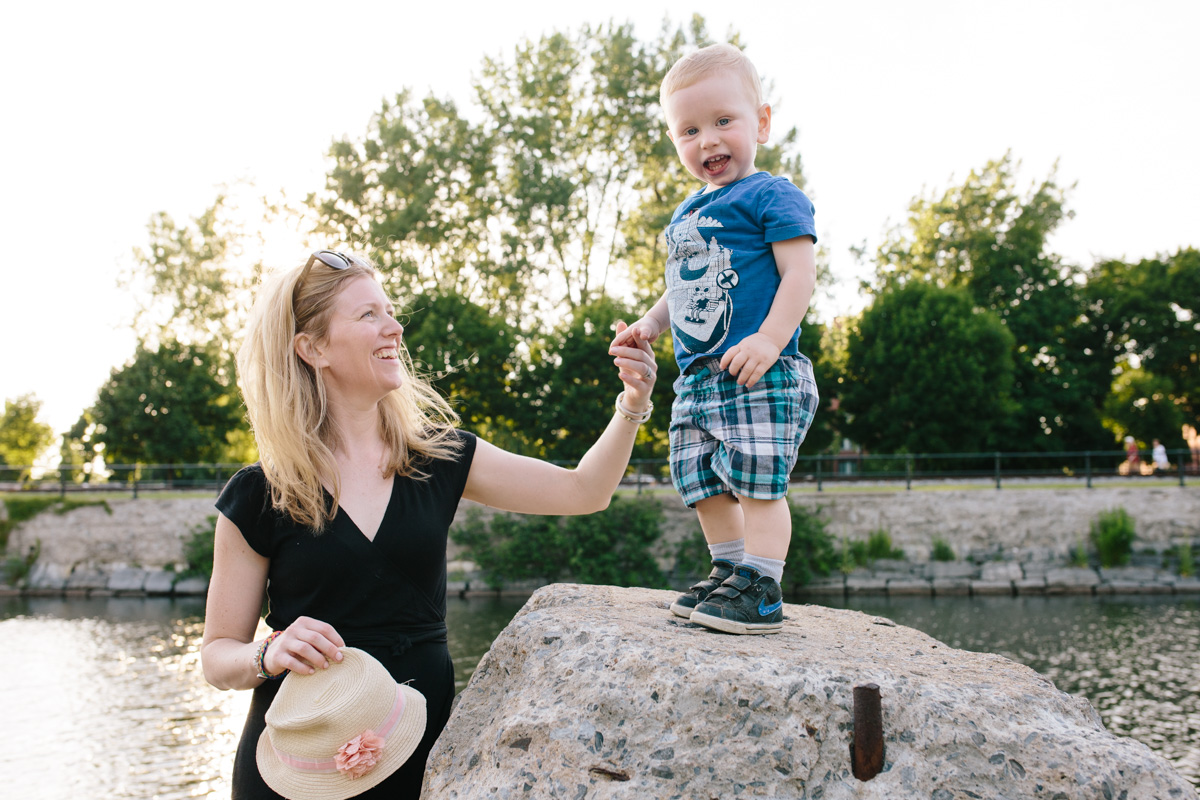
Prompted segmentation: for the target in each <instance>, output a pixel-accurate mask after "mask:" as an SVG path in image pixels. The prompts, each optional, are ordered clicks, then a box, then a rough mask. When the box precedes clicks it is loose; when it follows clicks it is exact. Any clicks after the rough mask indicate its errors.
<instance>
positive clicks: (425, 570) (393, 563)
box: [217, 431, 476, 800]
mask: <svg viewBox="0 0 1200 800" xmlns="http://www.w3.org/2000/svg"><path fill="white" fill-rule="evenodd" d="M458 435H459V439H460V441H461V443H462V448H461V450H460V452H459V453H458V455H457V457H456V458H454V459H453V460H449V461H437V462H432V463H429V464H426V465H424V466H423V467H422V470H421V471H422V472H425V473H428V474H429V478H428V479H427V480H415V479H413V478H402V477H397V478H395V479H394V481H393V484H392V497H391V500H390V501H389V503H388V507H387V511H386V512H385V513H384V516H383V522H382V523H381V524H380V526H379V530H378V532H377V533H376V535H375V539H374V540H373V541H372V540H370V539H368V538H367V537H366V536H364V535H363V533H362V532H361V531H360V530H359V529H358V527H357V526H355V524H354V522H353V520H351V519H350V517H349V515H348V514H347V513H346V512H345V510H344V509H340V508H339V509H338V513H337V516H336V517H335V518H334V520H333V522H332V523H330V525H329V526H328V528H327V529H326V530H325V532H324V533H322V534H321V535H319V536H314V535H313V533H312V531H311V529H308V528H304V527H301V526H299V525H297V524H296V523H295V522H293V521H292V520H291V519H290V518H289V517H286V516H284V515H282V514H280V513H279V512H277V511H275V510H274V509H272V508H271V500H270V493H269V491H268V487H267V481H266V476H265V475H264V473H263V471H262V467H261V466H260V465H258V464H254V465H251V466H249V467H246V468H245V469H243V470H241V471H240V472H238V473H237V474H236V475H235V476H234V477H233V478H231V479H230V481H229V483H228V484H227V485H226V486H225V489H224V490H223V491H222V492H221V496H220V497H219V498H218V499H217V509H218V510H219V511H220V512H221V513H222V514H224V515H225V516H226V517H228V518H229V520H230V521H231V522H233V524H235V525H237V527H238V529H239V530H240V531H241V532H242V536H243V537H245V539H246V542H247V543H248V544H249V545H250V546H251V547H252V548H254V551H255V552H256V553H259V554H260V555H263V556H266V557H267V558H269V559H270V560H271V566H270V569H269V571H268V576H267V617H266V621H267V624H268V625H269V626H271V628H272V629H273V630H283V629H284V628H286V627H287V626H288V625H290V624H291V623H292V622H294V621H295V620H296V618H297V617H301V616H307V617H312V618H313V619H318V620H321V621H323V622H327V623H329V624H330V625H332V626H333V627H334V629H335V630H337V632H338V633H340V634H341V636H342V638H343V639H345V641H346V644H347V645H349V646H351V647H357V648H359V649H361V650H365V651H367V652H368V653H370V654H371V655H373V656H374V657H375V658H377V659H379V661H380V662H381V663H382V664H383V665H384V666H385V667H387V669H388V671H389V672H390V673H391V674H392V677H393V678H395V679H396V680H397V681H400V682H403V681H409V682H410V683H411V685H412V686H413V687H414V688H415V689H417V690H418V691H420V692H421V693H422V694H423V695H425V699H426V702H427V712H428V723H427V726H426V730H425V737H424V739H422V741H421V744H420V746H419V747H418V748H417V750H416V752H415V753H413V755H412V758H410V759H409V760H408V761H407V762H406V763H405V764H404V766H403V767H401V768H400V769H399V770H397V771H396V773H395V774H393V775H392V776H391V777H389V778H388V779H387V780H386V781H384V782H383V783H381V784H380V785H379V786H377V787H375V788H374V789H371V790H369V791H367V792H364V793H363V794H361V795H358V797H363V798H375V797H387V798H393V799H395V798H410V797H411V798H418V797H419V796H420V793H421V779H422V776H423V774H424V771H425V760H426V757H427V756H428V755H429V750H430V749H431V748H432V747H433V743H434V741H435V740H436V739H437V737H438V734H440V733H441V731H442V728H443V727H445V725H446V721H447V719H449V717H450V704H451V701H452V700H453V699H454V666H453V664H451V662H450V651H449V650H448V649H447V647H446V539H447V534H448V532H449V530H450V523H451V522H452V521H453V519H454V512H455V510H456V509H457V508H458V502H459V499H460V498H461V497H462V493H463V489H464V487H465V486H466V482H467V473H468V472H469V471H470V468H471V460H472V459H473V458H474V455H475V445H476V439H475V437H474V436H473V435H472V434H469V433H465V432H461V431H460V432H459V434H458ZM280 683H281V681H264V682H263V684H262V685H261V686H259V687H258V688H256V689H254V695H253V699H252V700H251V703H250V713H249V714H248V715H247V718H246V725H245V727H244V728H243V730H242V738H241V741H240V742H239V743H238V749H237V755H236V757H235V760H234V769H233V798H234V800H244V799H245V800H249V799H251V798H253V800H258V799H259V798H278V797H279V795H278V794H276V793H275V792H273V791H272V790H271V789H270V788H269V787H268V786H267V785H266V784H265V783H264V782H263V780H262V777H261V776H260V775H259V773H258V766H257V765H256V763H255V747H256V746H257V744H258V738H259V735H260V734H261V733H262V731H263V729H264V727H265V726H266V722H265V715H266V713H267V709H268V708H269V707H270V705H271V701H272V700H273V699H274V697H275V693H276V692H277V691H279V685H280Z"/></svg>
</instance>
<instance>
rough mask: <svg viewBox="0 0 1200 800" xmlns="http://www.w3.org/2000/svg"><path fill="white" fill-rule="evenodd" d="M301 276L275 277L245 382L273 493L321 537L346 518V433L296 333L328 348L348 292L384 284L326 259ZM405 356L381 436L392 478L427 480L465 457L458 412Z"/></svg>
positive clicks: (255, 331) (242, 368)
mask: <svg viewBox="0 0 1200 800" xmlns="http://www.w3.org/2000/svg"><path fill="white" fill-rule="evenodd" d="M358 258H359V259H361V256H360V257H358ZM362 260H363V262H364V263H365V264H369V263H370V262H367V261H366V260H365V259H362ZM302 272H303V269H302V268H300V267H297V268H296V269H293V270H290V271H288V272H286V273H283V274H282V275H279V276H276V277H275V278H274V279H272V280H271V281H269V282H268V283H267V284H266V286H265V287H264V288H263V291H262V293H261V294H260V295H259V298H258V300H257V302H256V303H255V305H254V310H253V311H252V312H251V315H250V322H249V324H248V325H247V327H246V338H245V340H244V341H243V342H242V346H241V348H240V349H239V350H238V356H237V364H238V386H239V387H240V388H241V390H242V397H243V399H244V400H245V402H246V409H247V411H248V412H249V418H250V426H251V429H252V430H253V432H254V440H255V442H256V443H257V444H258V454H259V458H260V460H261V462H262V468H263V472H264V473H265V474H266V477H267V482H268V484H269V485H270V487H271V505H272V506H273V507H274V508H275V509H277V510H278V511H281V512H283V513H285V514H287V515H288V516H290V517H291V518H292V519H293V520H295V521H296V522H297V523H299V524H301V525H305V526H308V527H310V528H312V529H313V530H314V531H315V532H317V533H320V532H321V531H323V530H324V529H325V526H326V524H327V523H329V522H330V521H331V520H332V519H333V518H334V516H335V515H336V514H337V508H338V498H339V496H340V492H341V486H340V482H339V480H338V470H337V465H336V463H335V461H334V456H333V452H334V450H335V449H336V447H337V445H338V443H339V440H340V436H341V434H340V432H339V431H338V429H337V425H336V423H335V422H334V420H333V418H332V417H331V416H330V415H329V413H328V411H329V409H328V403H329V399H328V397H327V396H326V393H325V384H324V381H323V380H322V376H321V370H320V369H316V368H314V367H312V366H310V365H309V364H308V363H307V362H305V361H304V360H303V359H301V358H300V356H299V354H297V352H296V347H295V336H296V334H297V333H307V334H308V335H309V336H311V337H312V339H313V341H315V342H318V343H320V342H324V341H325V340H326V338H327V337H328V335H329V321H330V318H331V316H332V312H333V306H334V304H335V302H336V300H337V297H338V295H339V294H340V293H341V291H342V288H343V287H344V286H345V285H346V284H347V283H349V282H350V281H353V280H355V279H357V278H360V277H363V276H367V277H370V278H371V279H372V280H375V271H374V270H373V269H372V268H371V267H370V266H359V265H351V266H349V267H347V268H346V269H342V270H335V269H330V268H328V267H326V266H324V265H323V264H321V263H317V264H316V265H314V267H313V269H312V270H311V271H309V273H308V275H307V276H306V277H305V278H304V281H303V283H300V278H301V273H302ZM298 284H299V285H298ZM400 359H401V368H402V369H403V371H404V373H405V374H404V378H403V382H402V383H401V385H400V387H399V388H398V389H395V390H393V391H392V392H389V393H388V394H387V396H385V397H384V398H383V399H382V400H380V401H379V423H380V434H381V435H382V436H383V439H384V442H385V443H386V445H387V453H388V456H387V463H386V464H385V465H384V474H385V475H393V474H394V475H402V476H412V477H416V478H419V479H424V478H426V477H427V475H426V474H425V473H423V472H422V471H421V465H422V464H424V463H427V462H428V461H429V460H433V459H444V458H450V457H452V456H453V455H454V454H455V453H456V452H457V450H458V448H459V440H458V438H457V436H456V435H455V433H454V425H455V424H456V423H457V422H458V416H457V415H456V414H455V413H454V411H453V410H452V409H451V408H450V405H449V404H448V403H447V402H446V400H445V399H444V398H443V397H442V396H441V395H440V394H438V393H437V390H435V389H434V388H433V387H432V386H430V385H429V383H428V382H426V381H424V380H422V379H421V378H419V377H417V376H416V375H414V374H413V368H412V361H411V360H410V358H409V356H408V351H407V350H406V349H405V348H404V347H403V345H402V346H401V347H400ZM324 482H328V483H329V485H330V487H331V490H332V494H333V504H332V506H330V505H328V504H327V503H326V501H325V495H324V493H323V483H324Z"/></svg>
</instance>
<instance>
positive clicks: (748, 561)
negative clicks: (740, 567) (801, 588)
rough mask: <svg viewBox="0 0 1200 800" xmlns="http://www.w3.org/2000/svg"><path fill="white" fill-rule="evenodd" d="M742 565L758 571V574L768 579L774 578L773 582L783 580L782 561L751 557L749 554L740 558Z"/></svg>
mask: <svg viewBox="0 0 1200 800" xmlns="http://www.w3.org/2000/svg"><path fill="white" fill-rule="evenodd" d="M741 563H742V564H745V565H746V566H747V567H754V568H755V569H756V570H758V574H760V575H766V576H767V577H768V578H774V579H775V582H776V583H778V582H779V581H781V580H783V565H784V562H783V561H779V560H778V559H774V558H766V557H765V556H752V555H750V554H749V553H747V554H746V555H744V556H742V560H741Z"/></svg>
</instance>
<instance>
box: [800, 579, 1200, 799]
mask: <svg viewBox="0 0 1200 800" xmlns="http://www.w3.org/2000/svg"><path fill="white" fill-rule="evenodd" d="M823 604H825V605H834V606H835V607H840V608H854V609H857V610H859V611H864V612H866V613H869V614H877V615H879V616H884V617H888V618H889V619H892V620H894V621H895V622H897V623H899V624H901V625H907V626H909V627H911V628H916V629H917V630H920V631H923V632H925V633H927V634H929V635H930V636H932V637H934V638H935V639H939V640H941V641H943V642H945V643H946V644H948V645H950V646H951V647H958V648H961V649H963V650H974V651H978V652H989V653H999V654H1000V655H1002V656H1006V657H1008V658H1011V659H1012V660H1014V661H1018V662H1020V663H1022V664H1025V665H1027V666H1029V667H1032V668H1033V669H1034V670H1036V671H1038V672H1040V673H1041V674H1043V675H1045V676H1047V677H1048V678H1050V679H1051V680H1052V681H1054V684H1055V686H1057V687H1058V688H1059V689H1061V690H1062V691H1064V692H1069V693H1070V694H1076V695H1080V696H1083V697H1086V698H1087V699H1088V700H1090V701H1091V703H1092V705H1093V706H1094V707H1095V709H1096V710H1097V711H1099V712H1100V717H1101V718H1102V719H1103V720H1104V725H1105V727H1106V728H1108V730H1109V731H1111V732H1112V733H1116V734H1119V735H1121V736H1129V737H1131V738H1133V739H1137V740H1138V741H1140V742H1142V743H1144V744H1146V745H1148V746H1149V747H1150V748H1151V749H1152V750H1154V751H1155V752H1157V753H1159V754H1160V755H1162V756H1164V757H1165V758H1166V759H1167V760H1168V761H1170V762H1171V763H1172V764H1173V765H1174V766H1175V768H1176V769H1177V770H1178V771H1179V773H1180V774H1181V775H1183V776H1185V777H1186V778H1188V779H1189V780H1190V781H1191V782H1192V783H1193V784H1195V785H1196V786H1200V661H1198V659H1197V654H1200V599H1198V598H1195V597H1189V598H1163V597H1146V596H1141V597H1136V596H1107V597H1105V596H1100V597H976V598H970V599H967V598H954V599H947V598H942V599H936V600H935V599H933V598H928V597H904V598H890V599H889V598H884V597H864V598H854V599H851V600H847V601H846V602H845V603H841V604H838V603H836V602H833V603H829V602H825V603H823Z"/></svg>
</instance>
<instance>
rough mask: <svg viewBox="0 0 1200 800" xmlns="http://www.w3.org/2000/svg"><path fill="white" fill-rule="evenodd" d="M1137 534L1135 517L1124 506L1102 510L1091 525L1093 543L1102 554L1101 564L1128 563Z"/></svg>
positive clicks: (1100, 554)
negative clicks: (1134, 522)
mask: <svg viewBox="0 0 1200 800" xmlns="http://www.w3.org/2000/svg"><path fill="white" fill-rule="evenodd" d="M1135 536H1136V534H1135V532H1134V525H1133V518H1132V517H1130V516H1129V513H1128V512H1127V511H1125V509H1124V508H1114V509H1111V510H1109V511H1102V512H1100V516H1099V517H1097V518H1096V520H1095V521H1094V522H1092V526H1091V539H1092V544H1094V545H1095V546H1096V552H1097V553H1098V554H1099V556H1100V566H1102V567H1117V566H1121V565H1123V564H1128V563H1129V556H1130V555H1131V554H1132V553H1133V540H1134V537H1135Z"/></svg>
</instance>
